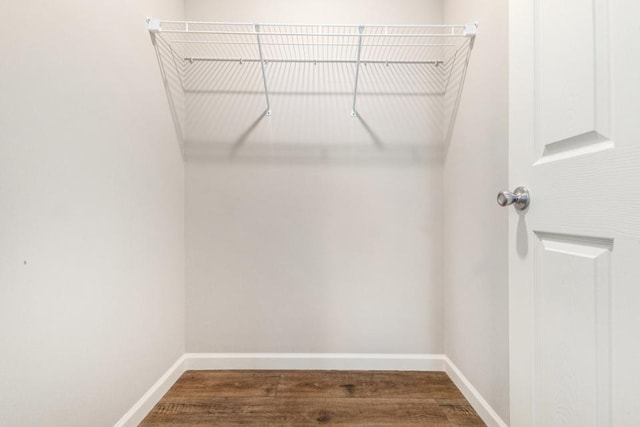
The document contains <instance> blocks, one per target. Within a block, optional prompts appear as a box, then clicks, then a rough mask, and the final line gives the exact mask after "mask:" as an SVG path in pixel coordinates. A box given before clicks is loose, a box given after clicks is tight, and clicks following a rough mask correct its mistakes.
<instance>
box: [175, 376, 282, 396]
mask: <svg viewBox="0 0 640 427" xmlns="http://www.w3.org/2000/svg"><path fill="white" fill-rule="evenodd" d="M280 377H281V373H280V372H278V371H186V372H185V373H184V374H183V375H182V376H181V377H180V379H179V380H178V381H177V382H176V383H175V384H174V385H173V387H171V389H170V390H169V392H168V393H167V396H176V397H178V396H191V397H200V396H217V397H269V396H271V397H273V396H275V394H276V387H277V385H278V382H279V381H280Z"/></svg>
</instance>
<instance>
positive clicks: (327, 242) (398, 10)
mask: <svg viewBox="0 0 640 427" xmlns="http://www.w3.org/2000/svg"><path fill="white" fill-rule="evenodd" d="M186 15H187V18H188V19H192V20H212V21H241V22H293V23H296V22H299V23H316V24H322V23H325V24H326V23H329V24H331V23H336V24H354V23H355V24H385V23H389V24H393V23H398V24H401V23H423V24H424V23H435V24H438V23H440V22H441V20H442V3H441V1H440V0H432V1H418V0H402V1H391V0H387V1H383V0H378V1H364V0H361V1H352V2H344V1H338V0H331V1H324V2H317V1H310V0H305V1H299V0H297V1H292V0H274V1H271V2H264V1H257V0H247V1H242V2H228V1H222V0H213V1H212V0H187V1H186ZM345 112H346V113H347V114H348V111H346V110H345ZM274 114H275V113H274ZM327 116H328V114H323V115H321V116H320V120H322V118H323V117H327ZM288 126H289V132H290V133H291V135H280V137H281V138H283V139H291V138H295V137H296V134H297V133H296V132H298V131H300V129H296V123H295V122H291V123H289V125H288ZM324 126H331V123H330V122H328V123H326V124H325V125H324ZM276 142H278V141H276ZM323 142H326V143H331V141H323ZM352 160H353V159H352ZM378 160H379V161H376V162H368V161H360V159H355V160H353V161H347V162H333V161H332V160H330V159H329V160H326V161H323V162H320V163H318V162H315V163H307V162H306V161H305V160H304V159H296V158H289V159H286V160H285V161H278V160H274V159H271V160H270V159H257V160H255V161H225V160H221V159H218V160H217V161H207V159H205V158H198V157H197V156H193V157H191V158H189V161H188V163H187V350H188V351H189V352H278V353H286V352H318V353H330V352H345V353H442V351H443V343H442V303H441V302H442V278H441V266H442V260H441V255H442V253H441V247H442V246H441V245H442V240H441V233H442V202H441V196H442V180H441V174H442V169H441V166H440V164H437V163H436V164H428V165H425V164H423V163H411V162H404V163H403V162H400V163H397V162H393V161H387V160H386V159H384V158H383V159H381V160H380V159H378Z"/></svg>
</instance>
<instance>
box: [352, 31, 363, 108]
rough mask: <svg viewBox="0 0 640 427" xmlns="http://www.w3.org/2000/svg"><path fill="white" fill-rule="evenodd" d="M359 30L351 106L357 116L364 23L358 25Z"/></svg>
mask: <svg viewBox="0 0 640 427" xmlns="http://www.w3.org/2000/svg"><path fill="white" fill-rule="evenodd" d="M358 32H359V33H360V35H359V36H358V56H357V58H356V82H355V85H354V88H353V105H352V106H351V115H352V116H353V117H356V116H357V115H358V113H357V112H356V99H357V97H358V78H359V77H360V52H361V51H362V33H363V32H364V25H360V26H359V27H358Z"/></svg>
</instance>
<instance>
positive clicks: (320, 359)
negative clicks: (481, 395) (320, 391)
mask: <svg viewBox="0 0 640 427" xmlns="http://www.w3.org/2000/svg"><path fill="white" fill-rule="evenodd" d="M185 361H186V366H187V370H189V369H192V370H216V369H306V370H339V371H346V370H355V371H381V370H388V371H443V370H444V366H445V358H444V356H443V355H441V354H349V353H187V354H185Z"/></svg>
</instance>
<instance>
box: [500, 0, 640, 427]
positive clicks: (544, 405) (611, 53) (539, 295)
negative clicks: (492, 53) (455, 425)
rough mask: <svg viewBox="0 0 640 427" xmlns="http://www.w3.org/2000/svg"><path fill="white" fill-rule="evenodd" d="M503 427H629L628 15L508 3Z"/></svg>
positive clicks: (632, 254) (637, 134) (633, 70)
mask: <svg viewBox="0 0 640 427" xmlns="http://www.w3.org/2000/svg"><path fill="white" fill-rule="evenodd" d="M509 7H510V46H509V55H510V68H509V73H510V77H509V78H510V107H509V110H510V117H509V123H510V132H509V138H510V143H509V144H510V146H509V149H510V159H509V168H510V177H509V180H510V183H509V185H510V189H511V190H513V189H514V187H516V186H519V185H524V186H526V187H528V188H529V190H530V191H531V205H530V207H529V209H528V210H527V211H525V212H517V211H516V210H515V209H514V208H513V207H509V208H508V209H509V210H510V211H511V212H510V227H509V233H510V236H509V239H510V248H509V250H510V272H509V281H510V285H509V293H510V295H509V304H510V308H509V310H510V319H509V321H510V363H511V366H510V373H511V425H512V426H514V427H526V426H541V427H547V426H567V427H585V426H611V425H612V426H619V427H637V426H640V2H638V1H637V0H511V1H510V2H509Z"/></svg>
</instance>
